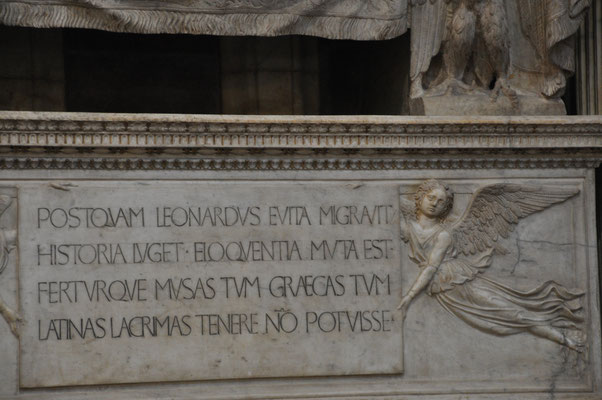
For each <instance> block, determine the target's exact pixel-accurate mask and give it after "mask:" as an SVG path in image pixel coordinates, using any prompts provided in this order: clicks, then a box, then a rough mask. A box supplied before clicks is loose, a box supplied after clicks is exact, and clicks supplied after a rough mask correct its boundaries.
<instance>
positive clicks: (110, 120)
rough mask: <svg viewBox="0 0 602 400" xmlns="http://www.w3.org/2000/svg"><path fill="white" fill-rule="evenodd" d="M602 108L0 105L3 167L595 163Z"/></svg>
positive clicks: (600, 156)
mask: <svg viewBox="0 0 602 400" xmlns="http://www.w3.org/2000/svg"><path fill="white" fill-rule="evenodd" d="M600 161H602V117H601V116H593V117H475V118H470V119H466V118H449V117H434V118H433V117H286V116H265V117H260V116H248V117H240V116H196V115H195V116H193V115H157V114H153V115H146V114H144V115H141V114H88V113H37V112H0V169H31V168H35V169H38V168H43V169H47V168H48V169H108V170H121V169H140V170H146V169H149V170H160V169H177V170H270V169H277V170H299V169H301V170H305V169H309V170H330V169H343V170H346V169H349V170H354V169H369V170H374V169H376V170H378V169H383V170H386V169H422V168H433V169H441V168H446V169H447V168H452V169H456V168H458V169H465V168H592V167H595V166H597V165H599V163H600Z"/></svg>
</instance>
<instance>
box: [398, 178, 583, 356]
mask: <svg viewBox="0 0 602 400" xmlns="http://www.w3.org/2000/svg"><path fill="white" fill-rule="evenodd" d="M578 192H579V191H578V190H577V189H576V188H564V187H557V186H534V185H519V184H505V183H502V184H494V185H489V186H485V187H482V188H480V189H479V190H477V191H476V193H474V195H473V196H472V199H471V201H470V203H469V205H468V207H467V208H466V211H465V212H464V214H463V215H462V217H461V218H459V219H457V220H455V221H451V220H450V218H449V217H448V216H449V213H450V211H451V210H452V207H453V201H454V193H453V191H452V190H451V189H450V188H449V187H448V186H447V185H445V184H443V183H441V182H439V181H436V180H429V181H426V182H424V183H423V184H422V185H420V187H419V188H418V191H417V193H416V195H415V197H414V203H413V204H411V202H408V201H407V200H404V199H402V206H401V211H402V214H403V216H404V218H402V226H401V232H402V239H403V240H404V241H405V242H406V243H408V245H409V246H408V247H409V258H410V259H411V260H412V261H413V262H414V263H416V264H418V265H419V267H420V273H419V274H418V277H417V278H416V280H415V281H414V283H413V285H412V287H411V288H410V290H409V291H408V293H406V294H405V296H403V298H402V300H401V303H400V304H399V307H398V309H400V310H402V313H403V317H404V318H405V315H406V311H407V309H408V307H409V305H410V303H411V302H412V300H413V299H414V298H415V297H416V296H417V295H418V294H420V293H421V292H422V291H425V290H426V292H427V294H428V295H430V296H432V297H434V298H436V299H437V301H438V302H439V304H441V306H442V307H443V308H444V309H445V310H447V311H448V312H450V313H451V314H452V315H455V316H456V317H458V318H460V319H461V320H463V321H464V322H466V323H467V324H468V325H470V326H472V327H474V328H476V329H478V330H481V331H483V332H486V333H489V334H494V335H499V336H507V335H513V334H517V333H523V332H526V333H531V334H533V335H535V336H538V337H541V338H544V339H548V340H551V341H553V342H556V343H559V344H561V345H564V346H566V347H568V348H570V349H573V350H576V351H579V352H582V351H583V350H584V346H585V339H584V338H583V336H582V334H581V332H580V330H579V326H578V324H580V323H581V322H583V317H582V316H581V315H580V314H581V312H582V305H581V297H582V296H583V295H584V293H582V292H577V291H571V290H568V289H567V288H565V287H563V286H562V285H560V284H558V283H556V282H553V281H548V282H545V283H544V284H542V285H541V286H539V287H537V288H534V289H532V290H529V291H520V290H515V289H513V288H510V287H508V286H506V285H504V284H502V283H499V282H496V281H494V280H492V279H490V278H488V277H486V276H484V275H483V274H482V272H484V270H485V269H486V268H487V267H488V266H489V265H490V264H491V259H492V256H493V255H495V254H507V253H508V251H507V250H506V249H504V248H503V247H502V246H501V245H500V243H499V239H500V238H507V237H508V236H509V233H510V232H511V231H512V230H513V228H514V225H516V224H517V223H518V221H519V219H521V218H524V217H527V216H528V215H530V214H533V213H536V212H539V211H542V210H544V209H546V208H548V207H550V206H552V205H554V204H557V203H561V202H564V201H565V200H567V199H569V198H570V197H572V196H574V195H576V194H577V193H578Z"/></svg>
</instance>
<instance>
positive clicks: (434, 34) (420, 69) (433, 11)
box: [410, 0, 453, 81]
mask: <svg viewBox="0 0 602 400" xmlns="http://www.w3.org/2000/svg"><path fill="white" fill-rule="evenodd" d="M451 1H453V0H410V5H411V9H410V11H411V13H412V15H411V18H410V28H411V30H412V33H411V48H412V60H411V64H410V79H411V80H412V81H414V80H415V79H416V78H417V77H418V76H419V75H420V74H423V73H425V72H426V71H427V70H428V69H429V66H430V64H431V59H432V58H433V57H435V56H436V55H437V54H438V53H439V50H440V49H441V43H442V42H443V39H444V37H445V32H446V21H447V16H448V6H449V3H450V2H451Z"/></svg>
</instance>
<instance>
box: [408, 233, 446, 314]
mask: <svg viewBox="0 0 602 400" xmlns="http://www.w3.org/2000/svg"><path fill="white" fill-rule="evenodd" d="M451 244H452V238H451V235H450V234H449V233H448V232H446V231H443V232H441V233H440V234H439V236H438V237H437V242H436V243H435V246H434V247H433V249H432V250H431V252H430V254H429V258H428V261H427V262H426V265H425V266H423V267H422V270H421V271H420V274H419V275H418V277H417V278H416V280H415V281H414V284H413V285H412V288H411V289H410V290H409V291H408V294H406V295H405V296H404V297H403V298H402V299H401V303H399V306H398V307H397V309H400V310H403V313H404V316H405V311H406V309H407V308H408V306H409V305H410V303H411V302H412V300H413V299H414V298H415V297H416V296H417V295H418V294H420V292H422V291H423V290H424V289H425V288H426V287H427V286H428V284H429V283H430V282H431V279H433V276H435V273H436V272H437V270H438V269H439V266H440V265H441V262H442V261H443V257H445V253H446V252H447V250H448V249H449V247H450V246H451Z"/></svg>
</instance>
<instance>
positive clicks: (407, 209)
mask: <svg viewBox="0 0 602 400" xmlns="http://www.w3.org/2000/svg"><path fill="white" fill-rule="evenodd" d="M399 209H400V211H401V215H402V216H403V217H404V218H405V220H406V221H414V220H416V205H415V204H414V202H412V201H410V200H407V199H404V198H403V197H400V198H399Z"/></svg>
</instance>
